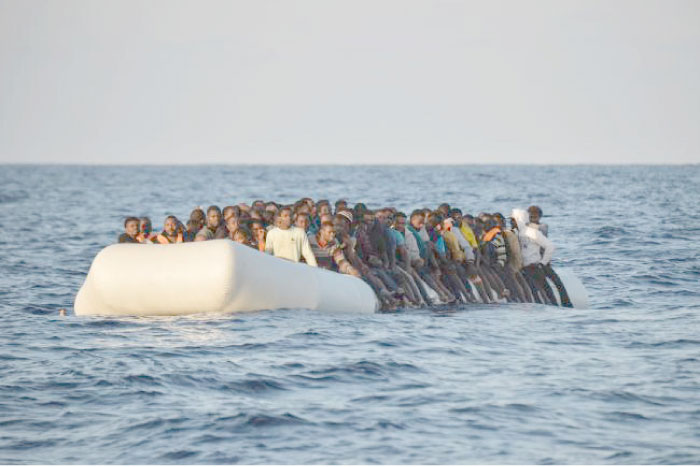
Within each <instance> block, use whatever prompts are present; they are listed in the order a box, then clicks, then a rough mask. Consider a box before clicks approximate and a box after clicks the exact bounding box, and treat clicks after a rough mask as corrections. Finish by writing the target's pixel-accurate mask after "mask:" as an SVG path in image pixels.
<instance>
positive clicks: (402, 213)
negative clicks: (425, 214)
mask: <svg viewBox="0 0 700 467" xmlns="http://www.w3.org/2000/svg"><path fill="white" fill-rule="evenodd" d="M399 217H404V218H405V217H406V213H404V212H402V211H397V212H396V214H394V219H396V218H399Z"/></svg>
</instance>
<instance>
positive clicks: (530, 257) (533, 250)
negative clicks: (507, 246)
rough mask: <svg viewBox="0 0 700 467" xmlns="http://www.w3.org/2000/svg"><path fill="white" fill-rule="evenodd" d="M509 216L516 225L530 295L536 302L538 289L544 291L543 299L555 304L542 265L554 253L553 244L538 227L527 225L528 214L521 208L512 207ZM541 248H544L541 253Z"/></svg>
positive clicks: (538, 300)
mask: <svg viewBox="0 0 700 467" xmlns="http://www.w3.org/2000/svg"><path fill="white" fill-rule="evenodd" d="M511 217H512V218H513V219H514V220H515V222H516V224H517V226H518V240H519V241H520V249H521V251H522V256H523V269H522V272H523V274H524V275H525V277H526V278H527V280H528V282H529V283H530V288H531V289H532V295H533V296H534V297H535V300H537V302H539V303H542V302H541V300H540V299H539V298H538V293H537V292H538V291H541V292H544V295H545V297H546V298H545V299H546V300H547V301H548V302H549V303H551V304H554V305H556V304H557V300H556V298H554V293H553V292H552V289H551V288H550V287H549V284H548V283H547V280H546V278H545V274H544V271H543V269H542V266H544V265H547V264H549V262H550V261H551V260H552V255H553V254H554V244H553V243H552V242H551V241H550V240H549V239H548V238H547V237H545V236H544V234H543V233H542V232H540V231H539V229H536V228H534V227H530V226H529V225H528V220H529V215H528V213H527V212H526V211H525V210H523V209H513V212H512V214H511ZM541 249H544V253H542V251H541Z"/></svg>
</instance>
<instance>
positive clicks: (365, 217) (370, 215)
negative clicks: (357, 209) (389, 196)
mask: <svg viewBox="0 0 700 467" xmlns="http://www.w3.org/2000/svg"><path fill="white" fill-rule="evenodd" d="M374 220H375V215H374V211H372V210H370V209H365V210H364V211H362V223H363V224H367V225H371V224H373V223H374Z"/></svg>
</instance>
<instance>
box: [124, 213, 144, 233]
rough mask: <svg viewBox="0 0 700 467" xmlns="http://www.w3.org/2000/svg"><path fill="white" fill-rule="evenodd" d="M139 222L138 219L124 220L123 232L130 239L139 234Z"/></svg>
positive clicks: (128, 218) (129, 218)
mask: <svg viewBox="0 0 700 467" xmlns="http://www.w3.org/2000/svg"><path fill="white" fill-rule="evenodd" d="M140 222H141V221H140V220H139V218H138V217H127V218H126V220H124V232H126V234H127V235H128V236H130V237H135V236H136V235H138V233H139V224H140Z"/></svg>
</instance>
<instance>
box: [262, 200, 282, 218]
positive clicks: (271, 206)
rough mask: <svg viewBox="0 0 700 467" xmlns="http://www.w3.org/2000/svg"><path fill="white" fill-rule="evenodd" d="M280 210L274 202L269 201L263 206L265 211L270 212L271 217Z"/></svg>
mask: <svg viewBox="0 0 700 467" xmlns="http://www.w3.org/2000/svg"><path fill="white" fill-rule="evenodd" d="M279 210H280V207H279V206H278V205H277V203H275V202H274V201H269V202H268V203H267V204H266V205H265V211H268V212H271V213H272V214H273V215H274V214H276V213H277V212H278V211H279Z"/></svg>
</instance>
